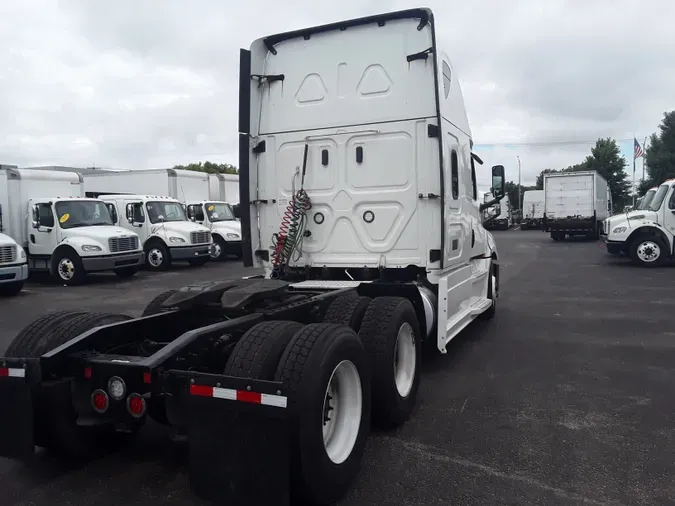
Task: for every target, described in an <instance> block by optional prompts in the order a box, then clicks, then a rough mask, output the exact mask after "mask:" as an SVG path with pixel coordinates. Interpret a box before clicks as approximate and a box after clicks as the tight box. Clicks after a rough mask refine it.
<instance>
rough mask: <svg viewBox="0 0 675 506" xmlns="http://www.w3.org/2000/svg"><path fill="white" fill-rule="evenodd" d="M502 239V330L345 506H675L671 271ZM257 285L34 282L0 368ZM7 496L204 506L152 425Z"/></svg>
mask: <svg viewBox="0 0 675 506" xmlns="http://www.w3.org/2000/svg"><path fill="white" fill-rule="evenodd" d="M494 235H495V238H496V240H497V244H498V247H499V251H500V254H501V260H502V262H501V264H502V283H501V298H500V299H499V307H498V311H497V316H496V317H495V319H494V320H492V321H490V322H488V323H475V324H472V326H471V327H470V328H469V329H467V331H465V332H464V333H463V334H462V335H461V336H459V337H458V338H456V339H455V340H454V341H453V342H452V343H451V346H450V347H449V352H448V354H447V355H444V356H440V355H437V356H431V357H429V358H428V359H427V361H426V363H425V364H424V373H423V377H422V385H421V391H420V396H419V403H418V407H417V410H416V412H415V414H414V417H413V418H412V419H411V420H410V421H409V422H408V423H407V424H406V425H404V426H403V427H401V428H400V429H399V430H397V431H394V432H391V433H382V432H377V433H374V434H372V435H371V438H370V442H369V444H368V448H367V452H366V455H365V458H364V462H363V468H362V471H361V474H360V477H359V479H358V480H357V482H356V483H355V485H354V487H353V489H352V490H351V492H350V493H349V495H348V497H347V498H346V499H345V500H344V501H343V503H342V504H343V505H345V506H347V505H354V506H356V505H359V506H361V505H413V504H414V505H432V504H439V505H441V504H442V505H450V504H453V505H464V504H467V505H481V506H482V505H492V504H495V505H496V504H499V505H507V504H508V505H525V504H527V505H530V504H536V505H542V504H546V505H577V504H591V505H605V504H608V505H609V504H611V505H623V504H625V505H650V506H654V505H664V504H675V459H673V455H675V437H674V431H673V427H674V426H675V396H673V394H672V392H673V383H674V382H675V297H673V296H672V293H673V289H672V286H673V284H674V283H673V281H674V280H675V270H673V268H672V267H665V268H660V269H655V270H649V269H638V268H635V267H633V266H632V265H631V264H630V262H629V261H628V260H625V259H614V258H608V256H607V255H606V253H605V252H604V251H603V249H602V248H601V247H600V243H598V242H585V241H566V242H563V243H557V242H553V241H551V240H550V238H549V237H548V235H546V234H543V233H541V232H538V231H519V230H511V231H506V232H494ZM248 272H249V271H246V270H244V269H243V268H242V267H241V266H240V265H239V264H237V262H228V263H224V264H213V265H206V266H204V267H201V268H184V269H178V270H175V271H172V272H169V273H163V274H159V275H156V274H148V273H142V274H141V275H139V277H138V278H137V279H134V280H131V281H125V282H120V281H119V280H118V279H116V278H115V277H109V278H108V277H104V276H101V277H100V278H99V277H97V278H96V279H92V280H91V281H90V283H88V284H87V285H86V286H81V287H74V288H64V287H60V286H54V285H45V284H39V283H31V284H30V285H29V286H28V287H27V290H26V293H24V294H23V295H21V296H19V297H17V298H15V299H3V300H1V301H0V355H1V354H2V351H4V349H5V348H6V346H7V345H8V344H9V342H10V340H11V339H12V337H13V336H14V334H15V333H16V332H17V331H18V330H19V329H20V328H22V327H23V326H24V325H26V324H27V323H29V322H30V321H31V320H33V319H34V318H35V317H37V316H39V315H41V314H42V313H44V312H47V311H53V310H58V309H91V310H97V311H109V312H123V313H127V314H130V315H139V314H140V313H141V311H142V309H143V307H144V306H145V304H146V303H147V302H148V301H149V300H150V299H151V298H152V297H154V296H155V295H156V294H158V293H160V292H162V291H164V290H166V289H169V288H175V287H179V286H181V285H183V284H185V283H187V282H191V281H194V280H207V279H216V278H233V277H240V276H241V275H244V274H247V273H248ZM0 409H5V407H1V406H0ZM0 491H2V492H1V493H0V504H2V505H5V504H6V505H12V504H16V505H37V506H42V505H45V506H47V505H49V506H61V505H63V506H65V505H75V504H78V505H79V504H87V505H89V506H99V505H100V506H113V505H121V504H124V505H128V506H131V505H138V506H145V505H156V504H163V505H176V506H177V505H181V506H182V505H194V504H202V503H201V502H200V501H198V500H197V499H196V498H195V497H194V496H193V495H192V493H191V492H190V490H189V484H188V478H187V467H186V465H185V460H184V455H183V453H182V452H181V449H180V447H178V446H177V445H175V444H173V443H169V442H168V440H167V434H166V431H165V429H163V428H160V427H158V426H157V425H154V424H152V425H148V426H147V427H146V428H145V429H144V431H143V432H142V434H141V437H140V439H139V441H138V443H137V444H136V445H135V446H134V447H132V448H129V449H126V450H124V451H123V452H120V453H117V454H113V455H110V456H108V457H105V458H103V459H100V460H97V461H94V462H91V463H89V464H88V465H86V466H85V467H80V468H67V467H65V466H64V465H63V463H61V462H59V461H57V460H55V459H54V458H52V457H50V456H49V455H46V454H44V455H41V456H40V458H39V459H38V461H37V462H36V464H34V465H32V466H30V467H28V466H25V465H23V464H20V463H16V462H12V461H8V460H3V459H0Z"/></svg>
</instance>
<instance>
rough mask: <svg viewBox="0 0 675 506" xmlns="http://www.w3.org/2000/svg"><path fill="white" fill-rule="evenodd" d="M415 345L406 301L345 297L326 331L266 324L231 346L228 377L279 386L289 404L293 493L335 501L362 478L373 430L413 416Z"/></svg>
mask: <svg viewBox="0 0 675 506" xmlns="http://www.w3.org/2000/svg"><path fill="white" fill-rule="evenodd" d="M420 361H421V343H420V331H419V324H418V322H417V317H416V314H415V310H414V308H413V306H412V304H411V303H410V301H408V300H407V299H404V298H401V297H378V298H376V299H370V298H368V297H359V296H356V295H354V296H350V295H348V296H342V297H338V298H337V299H335V300H334V301H333V302H332V304H331V306H329V308H328V310H327V312H326V314H325V316H324V322H323V323H315V324H310V325H302V324H300V323H296V322H290V321H267V322H262V323H259V324H258V325H255V326H254V327H252V328H251V329H250V330H249V331H247V332H246V334H244V336H243V337H242V338H241V339H240V340H239V341H238V342H237V344H236V346H235V347H234V349H233V351H232V354H231V356H230V358H229V360H228V362H227V365H226V366H225V370H224V374H226V375H231V376H238V377H245V378H254V379H263V380H272V381H278V382H281V383H283V384H284V387H285V389H286V390H287V392H288V397H289V409H290V410H291V419H292V422H293V423H292V427H293V431H292V434H293V460H294V463H295V465H297V466H299V468H300V469H301V471H300V472H294V473H293V475H294V480H295V482H294V492H295V494H296V495H297V496H299V498H300V499H304V500H305V501H308V502H310V503H312V504H331V503H333V502H335V501H337V500H339V499H340V498H341V497H342V496H343V495H344V494H345V493H346V491H347V490H348V488H349V486H350V485H351V483H352V482H353V480H354V479H355V477H356V475H357V474H358V472H359V469H360V465H361V459H362V456H363V452H364V449H365V443H366V438H367V435H368V433H369V431H370V427H371V423H372V424H373V425H374V426H376V427H381V428H393V427H396V426H398V425H400V424H402V423H403V422H404V421H405V420H406V419H407V418H408V417H409V416H410V414H411V413H412V411H413V409H414V407H415V402H416V399H417V391H418V387H419V379H420V373H419V365H420Z"/></svg>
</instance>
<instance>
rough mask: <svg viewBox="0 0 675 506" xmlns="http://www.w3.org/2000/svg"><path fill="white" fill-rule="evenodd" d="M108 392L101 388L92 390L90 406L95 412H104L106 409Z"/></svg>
mask: <svg viewBox="0 0 675 506" xmlns="http://www.w3.org/2000/svg"><path fill="white" fill-rule="evenodd" d="M108 405H109V401H108V394H106V393H105V392H104V391H103V390H94V392H93V393H92V394H91V406H92V407H93V408H94V411H96V412H97V413H105V412H106V411H107V410H108Z"/></svg>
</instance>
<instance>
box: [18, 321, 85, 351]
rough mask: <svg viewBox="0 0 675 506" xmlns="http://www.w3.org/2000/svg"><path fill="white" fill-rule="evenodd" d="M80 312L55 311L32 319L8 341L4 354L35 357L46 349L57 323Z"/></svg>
mask: <svg viewBox="0 0 675 506" xmlns="http://www.w3.org/2000/svg"><path fill="white" fill-rule="evenodd" d="M82 314H87V313H85V312H84V311H55V312H52V313H47V314H46V315H43V316H41V317H39V318H38V319H36V320H33V322H31V323H30V324H28V325H27V326H25V327H24V328H23V329H22V330H21V331H20V332H19V333H18V334H17V335H16V337H15V338H14V339H13V340H12V342H11V343H9V346H8V347H7V350H5V356H6V357H11V358H35V357H39V356H41V355H43V354H44V353H46V352H47V351H49V350H47V346H48V343H49V342H50V339H51V338H50V334H51V333H52V332H54V330H55V329H56V328H58V326H59V325H61V324H62V323H64V322H67V321H68V320H71V319H73V318H75V317H77V316H80V315H82Z"/></svg>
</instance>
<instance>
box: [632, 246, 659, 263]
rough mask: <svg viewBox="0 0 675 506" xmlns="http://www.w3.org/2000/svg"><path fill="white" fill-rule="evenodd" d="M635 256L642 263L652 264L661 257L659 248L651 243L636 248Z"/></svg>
mask: <svg viewBox="0 0 675 506" xmlns="http://www.w3.org/2000/svg"><path fill="white" fill-rule="evenodd" d="M637 254H638V258H640V260H642V261H643V262H653V261H655V260H656V259H658V258H659V256H661V248H659V246H658V244H656V243H654V242H652V241H645V242H643V243H642V244H640V246H638V249H637Z"/></svg>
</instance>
